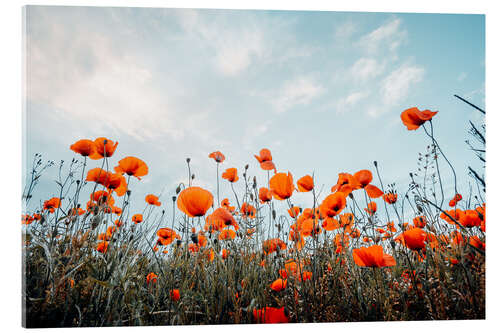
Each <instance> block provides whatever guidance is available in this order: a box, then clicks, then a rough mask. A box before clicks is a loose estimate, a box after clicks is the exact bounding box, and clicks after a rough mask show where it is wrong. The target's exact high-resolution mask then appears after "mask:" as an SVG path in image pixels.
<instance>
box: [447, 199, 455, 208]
mask: <svg viewBox="0 0 500 333" xmlns="http://www.w3.org/2000/svg"><path fill="white" fill-rule="evenodd" d="M456 204H457V202H456V201H455V200H454V199H451V200H450V202H449V203H448V205H449V206H450V207H455V206H456Z"/></svg>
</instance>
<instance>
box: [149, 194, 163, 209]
mask: <svg viewBox="0 0 500 333" xmlns="http://www.w3.org/2000/svg"><path fill="white" fill-rule="evenodd" d="M145 200H146V202H147V203H148V204H150V205H155V206H161V202H159V201H158V197H157V196H156V195H153V194H148V195H146V199H145Z"/></svg>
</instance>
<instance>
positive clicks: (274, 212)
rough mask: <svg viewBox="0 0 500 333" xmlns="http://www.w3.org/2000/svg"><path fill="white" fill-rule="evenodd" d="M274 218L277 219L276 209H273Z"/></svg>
mask: <svg viewBox="0 0 500 333" xmlns="http://www.w3.org/2000/svg"><path fill="white" fill-rule="evenodd" d="M273 220H276V211H275V210H274V209H273Z"/></svg>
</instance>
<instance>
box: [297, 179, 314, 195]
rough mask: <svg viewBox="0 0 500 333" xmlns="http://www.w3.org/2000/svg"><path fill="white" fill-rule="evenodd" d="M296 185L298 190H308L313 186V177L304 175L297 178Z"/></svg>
mask: <svg viewBox="0 0 500 333" xmlns="http://www.w3.org/2000/svg"><path fill="white" fill-rule="evenodd" d="M297 187H298V190H299V191H300V192H309V191H311V190H312V189H313V188H314V181H313V178H312V177H311V176H309V175H306V176H304V177H302V178H300V179H299V180H297Z"/></svg>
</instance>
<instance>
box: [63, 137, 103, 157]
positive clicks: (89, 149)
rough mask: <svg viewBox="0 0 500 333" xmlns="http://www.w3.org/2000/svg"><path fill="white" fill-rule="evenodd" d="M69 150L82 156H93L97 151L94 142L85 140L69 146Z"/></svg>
mask: <svg viewBox="0 0 500 333" xmlns="http://www.w3.org/2000/svg"><path fill="white" fill-rule="evenodd" d="M69 148H70V149H71V150H72V151H74V152H75V153H77V154H80V155H82V156H90V155H92V154H95V153H96V149H97V148H96V145H95V143H94V141H92V140H87V139H83V140H78V141H77V142H75V143H73V144H72V145H71V146H69Z"/></svg>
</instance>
